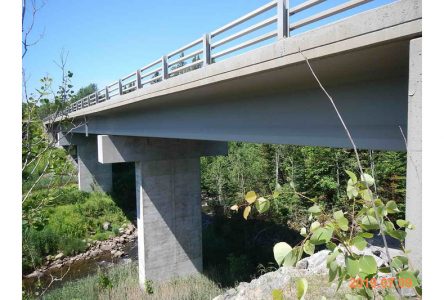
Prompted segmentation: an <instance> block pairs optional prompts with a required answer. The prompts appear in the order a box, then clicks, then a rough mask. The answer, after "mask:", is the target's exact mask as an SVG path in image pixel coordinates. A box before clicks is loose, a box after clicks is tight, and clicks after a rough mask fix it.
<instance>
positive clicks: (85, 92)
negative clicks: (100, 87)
mask: <svg viewBox="0 0 444 300" xmlns="http://www.w3.org/2000/svg"><path fill="white" fill-rule="evenodd" d="M95 91H97V84H95V83H90V84H88V85H87V86H85V87H82V88H80V89H79V90H78V91H77V93H75V95H73V96H72V98H71V101H70V102H71V103H74V102H75V101H77V100H80V99H82V98H85V97H86V96H89V95H91V94H92V93H94V92H95Z"/></svg>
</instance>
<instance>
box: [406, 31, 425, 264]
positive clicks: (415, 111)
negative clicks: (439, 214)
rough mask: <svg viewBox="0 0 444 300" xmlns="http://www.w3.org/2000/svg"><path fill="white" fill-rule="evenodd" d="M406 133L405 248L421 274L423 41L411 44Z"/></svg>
mask: <svg viewBox="0 0 444 300" xmlns="http://www.w3.org/2000/svg"><path fill="white" fill-rule="evenodd" d="M408 93H409V95H408V132H407V141H408V143H407V192H406V219H407V220H409V221H410V222H412V223H413V224H414V225H415V226H416V228H415V230H412V231H409V232H408V234H407V238H406V248H407V249H408V250H411V251H412V252H411V254H410V255H409V257H410V258H411V259H412V262H413V265H414V267H415V268H417V269H419V270H422V38H417V39H414V40H411V41H410V68H409V90H408Z"/></svg>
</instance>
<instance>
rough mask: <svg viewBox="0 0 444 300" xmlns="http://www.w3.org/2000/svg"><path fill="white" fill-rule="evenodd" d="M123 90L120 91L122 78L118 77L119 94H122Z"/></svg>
mask: <svg viewBox="0 0 444 300" xmlns="http://www.w3.org/2000/svg"><path fill="white" fill-rule="evenodd" d="M122 94H123V91H122V80H121V79H119V95H122Z"/></svg>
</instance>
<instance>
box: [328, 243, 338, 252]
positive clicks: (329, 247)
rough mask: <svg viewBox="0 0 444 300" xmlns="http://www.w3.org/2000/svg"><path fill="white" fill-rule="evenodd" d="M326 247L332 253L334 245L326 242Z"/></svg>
mask: <svg viewBox="0 0 444 300" xmlns="http://www.w3.org/2000/svg"><path fill="white" fill-rule="evenodd" d="M326 246H327V249H328V250H331V251H334V250H335V249H336V244H335V243H333V242H328V243H327V244H326Z"/></svg>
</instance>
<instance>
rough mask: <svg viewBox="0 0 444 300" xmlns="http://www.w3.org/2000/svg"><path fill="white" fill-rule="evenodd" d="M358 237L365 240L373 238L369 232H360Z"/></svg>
mask: <svg viewBox="0 0 444 300" xmlns="http://www.w3.org/2000/svg"><path fill="white" fill-rule="evenodd" d="M359 236H361V237H363V238H365V239H371V238H372V237H373V233H370V232H361V233H359Z"/></svg>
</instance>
